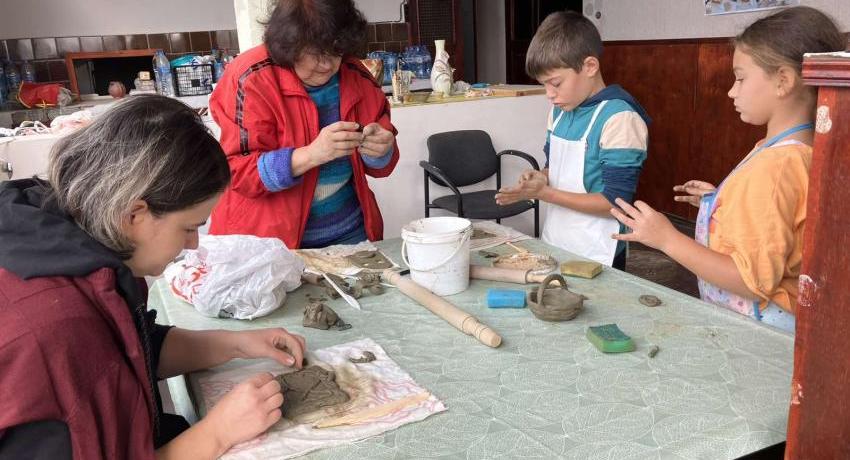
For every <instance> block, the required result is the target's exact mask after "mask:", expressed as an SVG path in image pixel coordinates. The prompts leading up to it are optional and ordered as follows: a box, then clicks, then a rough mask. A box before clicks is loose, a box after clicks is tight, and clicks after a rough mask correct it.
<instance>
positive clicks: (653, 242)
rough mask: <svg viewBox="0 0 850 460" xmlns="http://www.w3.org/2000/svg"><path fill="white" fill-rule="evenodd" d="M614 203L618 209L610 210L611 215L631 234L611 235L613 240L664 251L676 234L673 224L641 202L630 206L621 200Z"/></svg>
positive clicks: (618, 199)
mask: <svg viewBox="0 0 850 460" xmlns="http://www.w3.org/2000/svg"><path fill="white" fill-rule="evenodd" d="M614 202H615V203H616V204H617V206H619V207H620V208H619V209H617V208H612V209H611V215H613V216H614V217H615V218H616V219H617V220H619V221H620V222H622V223H623V224H624V225H625V226H627V227H629V228H631V229H632V233H625V234H614V235H611V237H612V238H614V239H615V240H621V241H637V242H639V243H642V244H645V245H647V246H649V247H651V248H655V249H658V250H661V251H664V252H666V251H665V245H666V244H667V243H668V242H670V241H671V240H672V237H673V236H675V235H676V233H678V232H677V231H676V228H675V227H673V224H671V223H670V221H669V220H668V219H667V217H665V216H664V214H661V213H660V212H658V211H656V210H654V209H652V208H651V207H650V206H649V205H648V204H646V203H644V202H643V201H635V205H634V206H632V205H630V204H629V203H626V202H625V201H624V200H623V199H621V198H617V199H616V200H614Z"/></svg>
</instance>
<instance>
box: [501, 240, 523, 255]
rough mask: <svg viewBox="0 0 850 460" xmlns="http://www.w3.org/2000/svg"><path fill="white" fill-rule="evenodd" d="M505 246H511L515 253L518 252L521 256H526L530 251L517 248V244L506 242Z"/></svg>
mask: <svg viewBox="0 0 850 460" xmlns="http://www.w3.org/2000/svg"><path fill="white" fill-rule="evenodd" d="M505 244H507V245H508V246H510V247H511V248H513V250H514V251H516V252H518V253H520V254H525V253H527V252H528V249H525V248H521V247H519V246H517V245H515V244H513V243H511V242H510V241H505Z"/></svg>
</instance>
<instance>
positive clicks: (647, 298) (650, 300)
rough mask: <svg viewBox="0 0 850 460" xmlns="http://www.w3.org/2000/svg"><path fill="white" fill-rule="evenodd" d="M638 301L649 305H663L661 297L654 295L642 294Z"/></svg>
mask: <svg viewBox="0 0 850 460" xmlns="http://www.w3.org/2000/svg"><path fill="white" fill-rule="evenodd" d="M638 302H640V303H642V304H644V305H646V306H647V307H657V306H659V305H661V299H659V298H658V297H655V296H654V295H642V296H640V297H638Z"/></svg>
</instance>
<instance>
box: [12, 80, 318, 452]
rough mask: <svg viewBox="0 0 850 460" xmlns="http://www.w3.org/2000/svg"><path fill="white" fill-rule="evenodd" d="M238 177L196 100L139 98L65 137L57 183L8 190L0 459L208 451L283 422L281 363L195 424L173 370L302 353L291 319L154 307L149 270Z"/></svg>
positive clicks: (158, 266)
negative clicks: (184, 319)
mask: <svg viewBox="0 0 850 460" xmlns="http://www.w3.org/2000/svg"><path fill="white" fill-rule="evenodd" d="M229 180H230V172H229V170H228V167H227V162H226V160H225V158H224V154H223V153H222V151H221V148H220V146H219V144H218V142H216V140H215V139H214V138H213V137H212V136H210V135H209V132H208V131H207V129H206V127H205V126H204V125H203V123H202V122H201V120H200V118H199V117H198V115H197V114H196V113H195V112H194V111H193V110H192V109H190V108H189V107H187V106H185V105H183V104H182V103H180V102H178V101H175V100H173V99H169V98H166V97H161V96H134V97H131V98H128V99H127V100H125V101H124V102H120V103H118V105H116V106H115V107H114V108H112V109H111V110H110V111H109V112H107V113H104V114H103V115H101V116H100V117H98V118H97V119H96V120H95V121H94V123H92V124H91V125H90V126H88V127H86V128H83V129H81V130H79V131H77V132H75V133H73V134H71V135H69V136H67V137H65V138H63V139H62V140H60V141H59V143H58V144H57V145H56V147H55V149H54V151H53V153H52V154H51V158H50V166H49V180H48V181H43V180H40V179H22V180H15V181H9V182H3V183H2V185H0V389H2V390H0V458H45V459H47V458H50V459H58V458H71V457H73V458H78V459H97V458H109V459H113V458H126V459H131V458H132V459H139V458H141V459H153V458H154V457H155V456H156V457H158V458H210V459H211V458H217V457H218V456H220V455H221V454H223V453H224V452H225V451H226V450H227V449H229V448H230V447H231V446H232V445H234V444H235V443H238V442H241V441H246V440H248V439H251V438H253V437H255V436H256V435H258V434H260V433H262V432H263V431H265V430H266V429H267V428H268V427H269V426H271V425H272V424H273V423H275V422H276V421H277V420H279V419H280V416H281V414H280V410H279V409H278V407H279V406H280V404H281V403H282V402H283V396H282V395H281V394H280V386H279V385H278V384H277V382H275V381H274V380H273V379H272V376H271V375H270V374H260V375H257V376H255V377H253V378H251V379H249V380H248V381H246V382H243V383H241V384H239V385H237V386H236V387H235V388H234V389H233V390H232V391H231V392H230V393H228V394H227V395H226V396H225V397H224V398H223V399H222V400H221V401H220V402H219V403H218V404H216V406H215V407H214V408H213V409H212V410H211V411H210V412H209V413H208V414H207V416H206V417H204V418H203V419H202V420H201V421H200V422H198V423H197V424H195V425H194V426H192V427H191V428H189V427H188V424H186V422H185V420H183V419H182V418H180V417H177V416H174V415H169V414H163V413H162V412H161V409H160V404H159V396H158V394H157V385H156V381H157V380H159V379H162V378H167V377H171V376H175V375H180V374H183V373H187V372H191V371H194V370H198V369H204V368H208V367H213V366H217V365H219V364H222V363H224V362H227V361H229V360H230V359H232V358H272V359H275V360H277V361H278V362H279V363H281V364H282V365H284V366H297V367H300V366H301V363H302V358H303V355H304V339H303V338H302V337H300V336H296V335H292V334H289V333H288V332H286V331H285V330H283V329H263V330H254V331H250V332H226V331H189V330H183V329H179V328H168V327H164V326H160V325H157V324H155V323H154V321H153V320H154V318H155V316H156V314H155V313H156V312H155V311H151V312H148V311H147V307H146V301H147V286H146V285H145V282H144V280H143V279H141V278H142V277H143V276H153V275H158V274H160V273H162V270H163V269H164V268H165V266H166V265H167V264H168V263H169V262H170V261H171V260H173V259H174V257H176V256H177V255H178V253H179V252H180V251H181V250H183V249H191V248H195V247H197V245H198V227H199V226H201V225H203V223H204V221H205V220H206V219H207V217H208V216H209V213H210V210H211V209H212V208H213V206H214V205H215V203H216V202H217V201H218V198H219V196H220V194H221V191H222V190H223V189H224V188H225V187H226V186H227V184H228V183H229ZM155 449H156V451H155Z"/></svg>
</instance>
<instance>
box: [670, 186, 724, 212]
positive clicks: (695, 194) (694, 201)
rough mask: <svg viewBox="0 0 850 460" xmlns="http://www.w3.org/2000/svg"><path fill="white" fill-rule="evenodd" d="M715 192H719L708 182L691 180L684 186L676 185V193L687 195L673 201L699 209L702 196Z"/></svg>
mask: <svg viewBox="0 0 850 460" xmlns="http://www.w3.org/2000/svg"><path fill="white" fill-rule="evenodd" d="M715 190H717V188H716V187H715V186H714V185H711V184H709V183H708V182H703V181H701V180H689V181H687V182H685V183H684V184H682V185H676V186H675V187H673V191H674V192H684V193H687V195H677V196H674V197H673V200H675V201H680V202H684V203H690V204H691V205H693V206H696V207H697V208H698V207H699V203H700V200H701V199H702V196H703V195H705V194H706V193H710V192H713V191H715Z"/></svg>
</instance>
